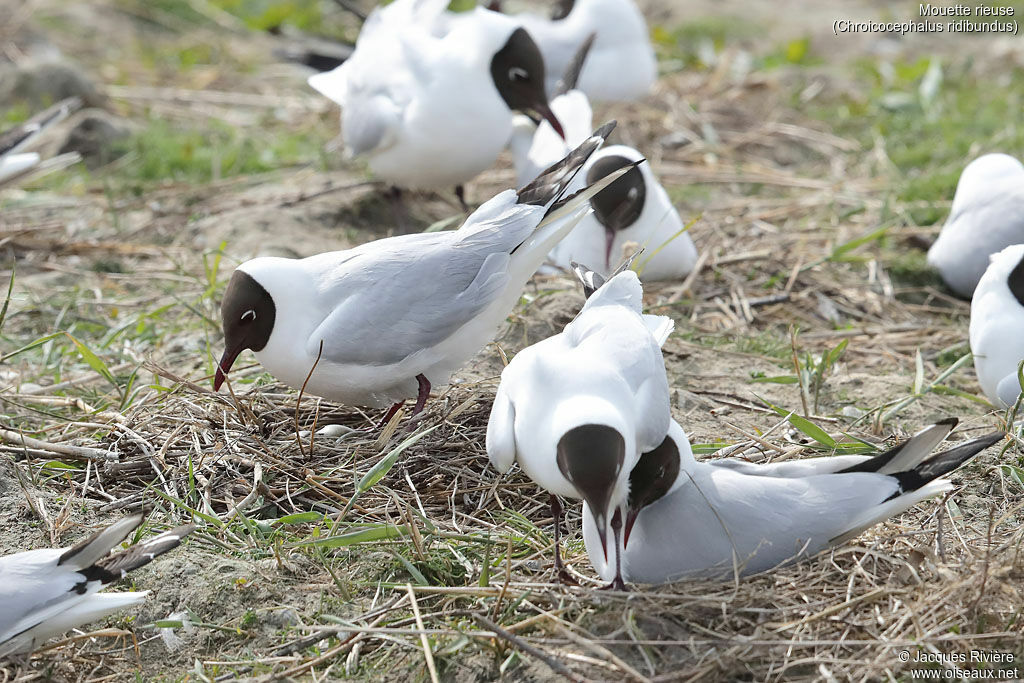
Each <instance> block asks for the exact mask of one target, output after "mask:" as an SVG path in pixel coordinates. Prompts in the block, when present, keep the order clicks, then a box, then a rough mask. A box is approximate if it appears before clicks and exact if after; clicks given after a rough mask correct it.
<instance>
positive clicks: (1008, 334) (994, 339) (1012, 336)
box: [970, 244, 1024, 408]
mask: <svg viewBox="0 0 1024 683" xmlns="http://www.w3.org/2000/svg"><path fill="white" fill-rule="evenodd" d="M970 340H971V353H972V354H973V355H974V371H975V372H976V373H977V374H978V383H979V384H981V390H982V391H984V392H985V396H987V397H988V400H989V401H991V402H992V404H993V405H995V406H998V407H1000V408H1008V407H1009V406H1012V405H1013V404H1014V402H1016V400H1017V396H1019V395H1020V382H1019V380H1018V377H1017V366H1018V365H1019V364H1020V362H1021V361H1022V360H1024V244H1015V245H1013V246H1011V247H1006V248H1005V249H1003V250H1002V251H1000V252H999V253H997V254H993V255H992V262H991V264H990V265H989V267H988V270H986V271H985V274H984V275H983V276H982V277H981V281H980V282H978V287H977V289H975V290H974V297H973V298H972V299H971V327H970Z"/></svg>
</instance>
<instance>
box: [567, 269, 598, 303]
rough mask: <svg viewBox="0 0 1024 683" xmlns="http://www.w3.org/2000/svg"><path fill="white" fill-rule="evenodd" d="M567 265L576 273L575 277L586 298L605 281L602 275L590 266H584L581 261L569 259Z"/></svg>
mask: <svg viewBox="0 0 1024 683" xmlns="http://www.w3.org/2000/svg"><path fill="white" fill-rule="evenodd" d="M569 267H570V268H572V272H573V273H574V274H575V275H576V279H577V280H579V281H580V284H581V285H583V296H584V297H585V298H587V299H589V298H590V295H591V294H593V293H594V292H596V291H597V290H598V289H600V287H601V285H603V284H604V283H605V279H604V276H602V275H601V274H600V273H598V272H597V271H595V270H594V269H593V268H591V267H590V266H585V265H583V264H582V263H576V262H575V261H569Z"/></svg>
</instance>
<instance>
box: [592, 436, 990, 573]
mask: <svg viewBox="0 0 1024 683" xmlns="http://www.w3.org/2000/svg"><path fill="white" fill-rule="evenodd" d="M956 423H957V421H956V419H949V420H944V421H942V422H939V423H937V424H935V425H932V426H931V427H928V428H926V429H924V430H922V431H920V432H918V433H917V434H915V435H914V436H913V437H911V438H910V439H909V440H907V441H905V442H903V443H902V444H900V445H898V446H896V447H895V448H893V449H891V450H889V451H887V452H885V453H882V454H880V455H876V456H866V455H846V456H834V457H821V458H809V459H806V460H800V461H794V462H783V463H778V464H769V465H755V464H752V463H748V462H745V461H741V460H730V459H724V460H715V461H711V462H697V461H696V460H694V458H693V454H692V452H691V450H690V444H689V441H688V440H687V437H686V434H685V433H684V432H683V429H682V427H680V426H679V424H678V423H677V422H675V421H674V420H673V421H672V426H671V429H670V431H669V434H668V437H667V438H666V439H665V441H664V443H662V444H661V445H660V446H659V447H658V448H657V449H654V450H653V451H651V452H650V453H645V454H644V455H643V457H642V458H641V459H640V462H639V463H638V464H637V466H636V467H635V468H634V469H633V471H632V473H631V475H630V494H629V507H630V511H629V513H628V514H627V522H626V527H627V534H626V536H625V539H624V540H625V543H624V546H625V550H624V551H623V556H622V574H623V576H624V577H625V579H626V580H627V581H635V582H639V583H666V582H669V581H674V580H676V579H680V578H683V577H696V576H703V577H723V576H728V575H730V574H733V573H734V572H735V573H739V574H741V575H746V574H753V573H756V572H760V571H765V570H767V569H771V568H773V567H776V566H779V565H783V564H786V563H788V562H792V561H796V560H798V559H800V558H803V557H809V556H811V555H814V554H816V553H818V552H819V551H821V550H824V549H825V548H828V547H830V546H834V545H837V544H839V543H843V542H845V541H846V540H848V539H850V538H853V537H854V536H856V535H858V534H859V533H860V532H862V531H864V530H865V529H867V528H868V527H871V526H873V525H875V524H878V523H879V522H882V521H883V520H885V519H888V518H889V517H892V516H893V515H896V514H899V513H900V512H903V511H904V510H906V509H908V508H909V507H911V506H912V505H915V504H916V503H919V502H920V501H922V500H925V499H927V498H931V497H933V496H935V495H938V494H940V493H942V492H944V491H948V490H950V489H952V488H953V485H952V483H951V482H950V481H949V480H948V479H944V478H942V477H943V475H946V474H948V473H949V472H952V471H953V470H955V469H956V468H958V467H959V466H960V465H962V464H963V463H965V462H967V461H968V460H970V459H971V458H972V457H973V456H975V455H976V454H977V453H979V452H981V451H982V450H984V449H985V448H988V447H989V446H991V445H993V444H995V443H996V442H998V441H999V440H1000V439H1002V438H1003V437H1004V436H1005V434H1004V433H1003V432H996V433H993V434H989V435H986V436H983V437H980V438H977V439H972V440H970V441H966V442H963V443H961V444H959V445H957V446H954V447H953V448H951V449H949V450H947V451H945V452H942V453H938V454H936V455H934V456H931V457H928V456H929V454H930V453H931V451H932V449H934V448H935V447H936V446H937V445H938V444H939V443H941V442H942V440H943V439H945V437H946V436H947V435H948V434H949V433H950V432H951V431H952V429H953V428H954V427H955V426H956ZM599 529H600V525H599V523H598V522H597V521H596V520H595V516H594V514H593V512H592V511H591V510H590V508H589V506H587V505H586V504H584V508H583V539H584V542H585V543H586V546H587V553H588V554H589V555H590V561H591V562H592V563H593V564H594V567H595V569H597V573H598V574H599V575H600V576H601V577H602V578H604V579H608V578H609V577H611V576H612V575H613V574H614V568H613V567H612V565H611V559H612V558H609V559H607V560H606V559H605V557H604V553H603V552H602V550H601V544H600V536H599Z"/></svg>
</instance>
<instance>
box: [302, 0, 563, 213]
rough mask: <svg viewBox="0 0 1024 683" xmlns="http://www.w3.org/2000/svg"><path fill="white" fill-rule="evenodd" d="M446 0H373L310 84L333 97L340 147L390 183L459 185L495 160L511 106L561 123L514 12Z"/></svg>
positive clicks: (432, 186) (537, 56)
mask: <svg viewBox="0 0 1024 683" xmlns="http://www.w3.org/2000/svg"><path fill="white" fill-rule="evenodd" d="M447 5H448V3H447V1H443V2H437V1H436V0H395V2H393V3H392V4H391V5H388V6H385V7H381V8H378V9H375V10H374V11H373V13H372V14H371V15H370V17H369V18H368V19H367V20H366V23H365V24H364V25H363V28H362V31H361V32H360V34H359V38H358V40H357V41H356V48H355V51H354V52H353V54H352V56H351V57H350V58H349V59H347V60H346V61H345V62H344V63H343V64H342V65H341V66H339V67H338V68H337V69H334V70H333V71H330V72H327V73H320V74H315V75H313V76H311V77H310V78H309V84H310V85H311V86H312V87H313V88H314V89H316V90H317V91H319V92H320V93H321V94H323V95H325V96H326V97H328V98H330V99H331V100H333V101H335V102H337V103H338V104H339V105H341V109H342V111H341V127H342V136H343V138H344V141H345V147H346V150H347V152H348V153H349V154H351V155H362V156H365V157H366V158H367V160H368V162H369V165H370V169H371V170H372V171H373V173H374V174H376V175H377V176H378V177H380V178H381V179H383V180H385V181H387V182H389V183H391V184H392V185H394V186H395V187H401V188H412V189H425V190H437V189H441V188H446V187H455V188H456V193H457V195H458V196H459V199H460V201H464V200H463V191H462V185H463V184H464V183H466V182H468V181H470V180H472V179H473V178H474V177H476V176H477V175H478V174H479V173H480V172H481V171H483V170H485V169H487V168H489V167H490V166H491V165H493V164H494V161H495V160H496V159H497V157H498V154H499V153H500V152H501V150H502V149H503V148H504V147H505V144H506V143H507V142H508V139H509V136H510V135H511V133H512V111H513V110H516V111H524V112H533V113H534V114H535V115H537V116H538V117H540V118H543V119H545V120H547V121H549V122H550V123H551V125H552V126H554V128H555V130H561V124H560V123H559V122H558V120H557V119H556V118H555V116H554V115H553V114H552V112H551V108H550V106H549V104H548V99H547V95H546V93H545V91H544V77H545V66H544V59H543V57H542V56H541V53H540V50H539V49H538V48H537V45H536V43H535V42H534V41H533V39H532V38H531V37H530V34H529V33H528V32H527V31H526V30H524V29H523V28H522V27H521V26H520V25H519V24H518V23H517V22H516V21H514V20H513V19H511V18H509V17H506V16H505V15H502V14H499V13H497V12H491V11H489V10H486V9H483V8H476V9H474V10H472V11H471V12H464V13H458V14H456V13H451V12H447V11H446V8H447Z"/></svg>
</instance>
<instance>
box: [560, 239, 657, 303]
mask: <svg viewBox="0 0 1024 683" xmlns="http://www.w3.org/2000/svg"><path fill="white" fill-rule="evenodd" d="M643 252H644V248H643V247H640V248H639V249H637V250H636V251H634V252H633V253H632V254H630V255H629V256H627V257H626V258H624V259H622V261H621V262H620V263H619V265H617V266H615V270H613V271H612V272H611V273H609V274H608V277H605V276H604V275H601V274H600V273H598V272H597V271H596V270H594V269H593V268H591V267H590V266H587V265H584V264H582V263H577V262H576V261H569V267H570V268H572V272H573V273H574V274H575V275H576V279H577V280H579V281H580V284H582V285H583V295H584V296H585V297H586V298H588V299H589V298H590V295H591V294H593V293H594V292H596V291H597V290H598V289H600V288H601V285H603V284H604V283H606V282H608V280H611V279H612V278H613V277H615V276H616V275H618V274H619V273H623V272H625V271H626V270H628V269H629V268H631V267H632V266H633V261H635V260H636V257H637V256H639V255H640V254H642V253H643Z"/></svg>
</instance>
